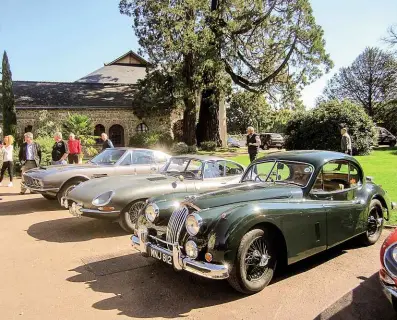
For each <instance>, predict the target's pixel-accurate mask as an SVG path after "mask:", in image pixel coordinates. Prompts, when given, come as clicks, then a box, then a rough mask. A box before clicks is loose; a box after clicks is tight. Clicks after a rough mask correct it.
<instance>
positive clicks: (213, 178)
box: [63, 155, 244, 232]
mask: <svg viewBox="0 0 397 320" xmlns="http://www.w3.org/2000/svg"><path fill="white" fill-rule="evenodd" d="M243 172H244V167H243V166H241V165H240V164H238V163H236V162H234V161H230V160H225V159H222V158H218V157H212V156H199V155H182V156H175V157H172V158H171V159H170V160H169V161H168V163H167V164H166V165H165V166H164V168H163V170H162V171H161V174H151V175H141V176H117V177H109V178H102V179H95V180H91V181H87V182H84V183H82V184H80V185H79V186H77V187H75V188H74V189H73V190H71V191H70V192H69V193H68V195H67V197H66V198H64V200H63V205H64V207H65V208H69V211H70V213H71V214H73V215H75V216H86V217H91V218H98V219H108V220H111V221H119V223H120V225H121V227H122V228H123V229H125V230H126V231H128V232H132V231H133V229H134V226H135V223H136V218H137V216H138V213H139V211H140V209H141V208H142V207H143V206H144V205H145V201H146V199H148V198H150V197H154V196H160V195H163V194H168V193H179V192H182V193H185V192H198V191H210V190H215V189H217V188H219V187H221V186H225V185H227V184H234V183H238V182H239V181H240V179H241V176H242V174H243Z"/></svg>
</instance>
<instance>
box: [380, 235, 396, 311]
mask: <svg viewBox="0 0 397 320" xmlns="http://www.w3.org/2000/svg"><path fill="white" fill-rule="evenodd" d="M380 263H381V265H382V267H381V269H380V270H379V278H380V282H381V284H382V285H383V289H384V290H383V291H384V292H385V294H386V296H387V297H388V299H389V300H390V302H391V303H392V305H393V308H394V310H396V312H397V229H396V230H394V232H393V233H391V234H390V235H389V236H388V237H387V238H386V240H385V242H383V245H382V247H381V249H380Z"/></svg>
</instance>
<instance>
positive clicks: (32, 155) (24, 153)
mask: <svg viewBox="0 0 397 320" xmlns="http://www.w3.org/2000/svg"><path fill="white" fill-rule="evenodd" d="M24 139H25V142H24V143H23V144H22V146H21V148H20V149H19V155H18V158H19V162H20V163H21V166H22V167H21V171H22V183H21V194H25V192H26V187H25V186H24V184H23V174H24V173H25V172H26V171H28V170H30V169H33V168H36V167H38V166H39V165H40V162H41V148H40V145H39V144H38V143H36V142H34V141H33V134H32V133H31V132H26V133H25V134H24Z"/></svg>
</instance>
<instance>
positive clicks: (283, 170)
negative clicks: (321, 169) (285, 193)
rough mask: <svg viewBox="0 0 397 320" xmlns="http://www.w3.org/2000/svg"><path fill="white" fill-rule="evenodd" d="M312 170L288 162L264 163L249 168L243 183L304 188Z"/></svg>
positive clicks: (301, 164) (304, 165) (303, 165)
mask: <svg viewBox="0 0 397 320" xmlns="http://www.w3.org/2000/svg"><path fill="white" fill-rule="evenodd" d="M313 171H314V169H313V166H312V165H310V164H307V163H300V162H290V161H283V160H277V161H266V162H260V163H256V164H254V165H253V166H251V167H250V168H249V169H248V171H247V173H246V174H245V176H244V179H243V181H256V182H279V183H288V184H295V185H298V186H301V187H305V186H306V185H307V184H308V182H309V180H310V177H311V176H312V173H313Z"/></svg>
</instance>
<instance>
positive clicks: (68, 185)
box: [57, 178, 84, 206]
mask: <svg viewBox="0 0 397 320" xmlns="http://www.w3.org/2000/svg"><path fill="white" fill-rule="evenodd" d="M82 182H84V180H81V179H78V178H75V179H72V180H70V181H68V182H65V184H64V185H63V186H62V188H61V190H59V192H58V193H57V198H58V202H59V204H60V205H61V206H62V202H61V200H62V198H63V197H66V196H67V195H68V194H69V193H70V191H72V190H73V189H74V188H76V187H77V186H78V185H79V184H80V183H82Z"/></svg>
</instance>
